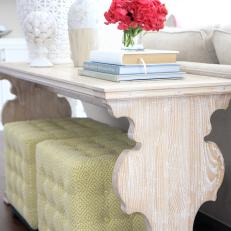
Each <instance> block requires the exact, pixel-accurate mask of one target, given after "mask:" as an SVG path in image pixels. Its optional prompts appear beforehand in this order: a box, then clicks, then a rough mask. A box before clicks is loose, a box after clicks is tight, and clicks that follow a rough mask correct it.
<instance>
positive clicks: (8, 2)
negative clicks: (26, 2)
mask: <svg viewBox="0 0 231 231" xmlns="http://www.w3.org/2000/svg"><path fill="white" fill-rule="evenodd" d="M15 2H16V0H0V25H1V24H3V25H5V26H6V27H7V28H8V29H10V30H12V33H11V34H9V36H8V37H22V36H23V33H22V30H21V28H20V26H19V22H18V18H17V14H16V3H15Z"/></svg>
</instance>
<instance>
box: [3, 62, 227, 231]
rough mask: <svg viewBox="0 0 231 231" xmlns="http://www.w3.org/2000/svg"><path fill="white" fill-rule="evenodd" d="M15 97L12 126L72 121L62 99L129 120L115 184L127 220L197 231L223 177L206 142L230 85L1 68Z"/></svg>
mask: <svg viewBox="0 0 231 231" xmlns="http://www.w3.org/2000/svg"><path fill="white" fill-rule="evenodd" d="M0 79H8V80H9V81H10V82H11V84H12V92H13V94H15V96H16V98H15V99H14V100H13V101H8V102H7V103H6V105H5V107H4V110H3V115H2V119H3V122H4V123H6V122H8V121H17V120H26V119H37V118H53V117H64V116H70V115H71V111H70V107H69V105H68V103H67V101H66V100H65V99H64V98H60V97H58V96H57V94H62V95H65V96H69V97H73V98H77V99H80V100H83V101H86V102H90V103H92V104H96V105H101V106H104V107H106V108H107V109H108V110H109V111H110V112H111V113H112V114H113V115H114V116H115V117H127V118H128V119H129V121H130V129H129V132H128V135H129V137H130V138H132V139H134V140H135V141H136V142H137V145H136V147H135V148H134V149H132V150H125V151H124V152H123V153H122V154H121V155H120V157H119V159H118V160H117V163H116V166H115V169H114V174H113V186H114V190H115V192H116V193H117V195H118V197H119V198H120V199H121V203H122V208H123V210H124V211H125V212H127V213H128V214H130V213H133V212H140V213H142V214H144V215H145V217H146V218H147V230H152V231H176V230H177V231H192V227H193V222H194V218H195V215H196V213H197V211H198V209H199V207H200V206H201V205H202V204H203V203H204V202H205V201H209V200H215V199H216V194H217V190H218V189H219V187H220V185H221V183H222V180H223V174H224V163H223V158H222V155H221V153H220V152H219V150H218V148H217V146H216V145H215V144H214V143H212V142H205V141H204V137H205V136H206V135H207V134H209V133H210V131H211V125H210V117H211V115H212V114H213V113H214V112H215V111H216V110H217V109H226V108H227V107H228V104H229V100H230V98H231V80H230V79H222V78H213V77H206V76H195V75H186V77H185V79H184V80H164V81H136V82H123V83H113V82H108V81H103V80H97V79H92V78H87V77H81V76H78V71H77V69H74V68H73V67H71V66H57V67H55V68H50V69H32V68H29V67H28V66H27V65H26V64H0Z"/></svg>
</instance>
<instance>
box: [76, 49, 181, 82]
mask: <svg viewBox="0 0 231 231" xmlns="http://www.w3.org/2000/svg"><path fill="white" fill-rule="evenodd" d="M177 53H178V52H177V51H158V50H144V51H126V50H124V51H123V50H121V51H120V50H118V51H101V50H95V51H92V52H91V54H90V59H89V61H87V62H84V66H83V69H82V70H80V71H79V72H80V75H84V76H89V77H93V78H99V79H105V80H110V81H116V82H117V81H128V80H146V79H179V78H182V77H183V73H182V72H181V71H180V66H179V65H178V64H177V63H176V56H177Z"/></svg>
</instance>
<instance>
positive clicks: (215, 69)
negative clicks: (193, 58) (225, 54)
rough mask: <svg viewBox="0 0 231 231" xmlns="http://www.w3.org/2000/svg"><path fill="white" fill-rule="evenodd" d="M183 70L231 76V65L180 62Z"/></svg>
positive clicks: (198, 73)
mask: <svg viewBox="0 0 231 231" xmlns="http://www.w3.org/2000/svg"><path fill="white" fill-rule="evenodd" d="M178 64H180V66H181V70H182V71H184V72H186V73H189V74H195V75H206V76H213V77H220V78H231V65H222V64H208V63H196V62H178Z"/></svg>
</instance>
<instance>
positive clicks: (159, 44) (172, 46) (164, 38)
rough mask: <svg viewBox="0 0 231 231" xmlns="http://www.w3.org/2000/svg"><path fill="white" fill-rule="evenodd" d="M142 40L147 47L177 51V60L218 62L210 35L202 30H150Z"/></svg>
mask: <svg viewBox="0 0 231 231" xmlns="http://www.w3.org/2000/svg"><path fill="white" fill-rule="evenodd" d="M143 42H144V46H145V48H148V49H158V50H177V51H179V52H180V53H179V54H178V57H177V60H178V61H191V62H201V63H218V59H217V57H216V53H215V50H214V47H213V43H212V36H211V34H207V33H206V32H205V31H202V30H195V31H194V30H178V31H177V30H173V31H159V32H150V33H147V34H146V35H145V36H144V38H143Z"/></svg>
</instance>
